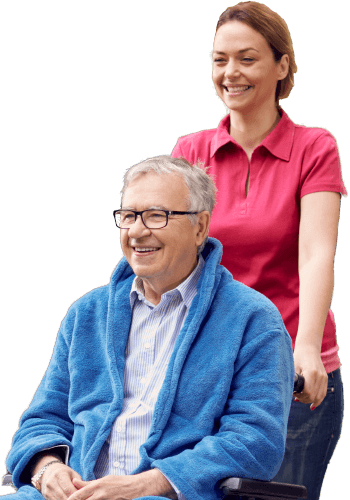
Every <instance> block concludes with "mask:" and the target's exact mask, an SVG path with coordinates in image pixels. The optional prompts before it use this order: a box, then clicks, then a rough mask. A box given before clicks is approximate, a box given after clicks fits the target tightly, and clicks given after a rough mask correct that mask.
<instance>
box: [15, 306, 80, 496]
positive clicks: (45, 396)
mask: <svg viewBox="0 0 350 500" xmlns="http://www.w3.org/2000/svg"><path fill="white" fill-rule="evenodd" d="M71 320H72V315H71V314H69V313H68V314H67V316H66V318H65V319H64V320H63V322H62V324H61V328H60V331H59V333H58V336H57V340H56V344H55V347H54V351H53V355H52V358H51V361H50V364H49V366H48V369H47V371H46V373H45V375H44V377H43V379H42V381H41V383H40V385H39V388H38V390H37V392H36V394H35V396H34V398H33V401H32V403H31V405H30V407H29V408H28V410H26V411H25V412H24V414H23V415H22V418H21V420H20V428H19V430H18V431H17V433H16V434H15V436H14V439H13V443H12V449H11V451H10V453H9V455H8V457H7V468H8V470H9V471H10V472H11V473H12V481H13V483H14V484H15V486H17V487H20V486H22V485H23V483H22V482H21V481H20V476H21V474H22V472H23V470H24V468H25V467H26V465H27V464H28V462H29V460H30V459H31V458H32V457H33V456H34V455H35V454H36V453H38V452H39V451H41V450H44V449H47V448H52V447H54V446H57V445H65V446H67V447H68V448H71V439H72V435H73V422H72V421H71V419H70V418H69V414H68V398H69V387H70V383H69V370H68V359H69V336H70V332H71V324H70V323H71Z"/></svg>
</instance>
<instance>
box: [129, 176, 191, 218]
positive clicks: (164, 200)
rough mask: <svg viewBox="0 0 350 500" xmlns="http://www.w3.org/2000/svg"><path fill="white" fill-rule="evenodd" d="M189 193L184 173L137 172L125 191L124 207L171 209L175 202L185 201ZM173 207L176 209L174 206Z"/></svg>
mask: <svg viewBox="0 0 350 500" xmlns="http://www.w3.org/2000/svg"><path fill="white" fill-rule="evenodd" d="M188 195H189V190H188V187H187V184H186V182H185V181H184V178H183V176H182V175H179V174H176V173H172V172H171V173H165V174H157V173H156V172H154V171H149V172H147V173H141V174H137V175H136V176H135V177H134V178H133V179H132V180H131V181H130V183H129V184H128V186H127V188H126V189H125V192H124V196H123V199H122V207H123V208H130V209H132V208H133V207H135V206H137V207H138V209H143V210H145V209H147V208H158V209H163V210H169V209H171V208H169V207H171V206H172V205H174V203H176V204H178V203H181V202H184V198H187V197H188ZM172 209H173V210H174V207H172Z"/></svg>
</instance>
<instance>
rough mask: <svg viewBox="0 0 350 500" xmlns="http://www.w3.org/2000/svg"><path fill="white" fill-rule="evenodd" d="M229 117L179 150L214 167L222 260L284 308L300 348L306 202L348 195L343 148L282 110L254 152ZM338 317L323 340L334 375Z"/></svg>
mask: <svg viewBox="0 0 350 500" xmlns="http://www.w3.org/2000/svg"><path fill="white" fill-rule="evenodd" d="M229 125H230V116H229V115H228V116H226V117H225V118H224V119H223V120H222V121H221V122H220V124H219V126H218V128H217V129H213V130H203V131H202V132H197V133H195V134H190V135H187V136H185V137H181V138H180V139H179V140H178V142H177V144H176V146H175V148H174V150H173V152H172V156H174V157H184V158H186V159H187V160H188V161H189V162H191V163H196V162H197V161H198V160H200V161H201V162H203V163H204V166H209V167H210V169H209V170H208V172H209V173H210V174H213V175H214V176H215V183H216V186H217V188H218V196H217V199H218V201H217V204H216V206H215V208H214V211H213V216H212V220H211V225H210V232H209V234H210V236H213V237H214V238H217V239H218V240H220V241H221V243H222V244H223V247H224V251H223V257H222V262H221V263H222V265H224V266H225V267H226V268H227V269H228V270H229V271H230V272H231V273H232V275H233V277H234V278H235V279H236V280H238V281H241V282H242V283H245V284H246V285H248V286H250V287H252V288H254V289H255V290H258V291H259V292H261V293H263V294H264V295H266V296H267V297H268V298H269V299H270V300H271V301H272V302H273V303H274V304H275V305H276V306H277V308H278V309H279V311H280V313H281V315H282V318H283V321H284V323H285V325H286V328H287V330H288V332H289V334H290V336H291V337H292V340H293V346H294V342H295V338H296V334H297V330H298V321H299V273H298V237H299V222H300V199H301V197H302V196H304V195H306V194H308V193H314V192H317V191H334V192H338V193H342V194H347V193H346V190H345V187H344V184H343V181H342V177H341V169H340V161H339V155H338V150H337V145H336V142H335V140H334V138H333V137H332V136H331V134H330V133H329V132H327V131H326V130H324V129H320V128H307V127H304V126H300V125H295V124H294V123H293V122H292V121H291V120H290V119H289V117H288V115H287V114H286V113H285V112H283V111H282V117H281V120H280V121H279V123H278V125H277V126H276V127H275V128H274V129H273V130H272V132H270V134H269V135H268V136H267V137H265V139H264V140H263V141H262V143H261V144H260V145H259V146H258V147H257V148H255V150H254V152H253V154H252V158H251V163H250V184H249V192H248V196H246V192H245V184H246V178H247V173H248V157H247V155H246V153H245V152H244V150H243V149H242V147H241V146H240V145H239V144H238V143H237V142H236V141H235V140H234V139H233V138H232V137H231V136H230V135H229ZM337 351H338V346H337V341H336V334H335V322H334V316H333V313H332V311H331V310H329V311H328V315H327V320H326V324H325V329H324V335H323V342H322V361H323V363H324V366H325V369H326V371H327V373H329V372H331V371H333V370H335V369H337V368H338V367H339V366H340V361H339V357H338V352H337Z"/></svg>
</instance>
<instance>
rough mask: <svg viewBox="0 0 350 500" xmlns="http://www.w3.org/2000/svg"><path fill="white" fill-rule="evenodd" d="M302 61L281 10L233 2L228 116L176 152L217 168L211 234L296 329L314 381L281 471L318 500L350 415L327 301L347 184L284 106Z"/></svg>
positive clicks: (225, 61)
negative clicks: (281, 101)
mask: <svg viewBox="0 0 350 500" xmlns="http://www.w3.org/2000/svg"><path fill="white" fill-rule="evenodd" d="M296 69H297V67H296V64H295V60H294V52H293V46H292V41H291V38H290V34H289V31H288V27H287V25H286V23H285V22H284V20H283V19H282V18H281V17H280V16H278V14H276V13H275V12H273V11H271V10H270V9H269V8H268V7H266V6H265V5H263V4H260V3H257V2H243V3H240V4H238V5H236V6H234V7H230V8H228V9H227V10H226V11H225V12H224V13H223V14H222V15H221V16H220V18H219V21H218V24H217V29H216V35H215V39H214V48H213V73H212V77H213V82H214V86H215V89H216V92H217V94H218V95H219V97H220V98H221V99H222V101H223V102H224V104H225V105H226V106H227V108H228V110H229V115H228V116H226V117H225V118H224V119H223V120H222V121H221V123H220V124H219V127H218V128H217V129H215V130H207V131H202V132H198V133H196V134H191V135H189V136H185V137H182V138H180V139H179V141H178V143H177V144H176V146H175V148H174V150H173V153H172V155H173V156H177V157H181V156H182V157H185V158H186V159H187V160H188V161H190V162H192V163H195V162H198V161H200V162H202V163H203V164H204V166H205V167H206V166H210V169H209V172H210V173H212V174H213V175H214V176H215V179H216V184H217V188H218V202H217V206H216V208H215V209H214V213H213V217H212V222H211V226H210V235H211V236H214V237H216V238H218V239H219V240H220V241H221V242H222V244H223V247H224V251H223V258H222V264H223V265H224V266H226V267H227V268H228V269H229V270H230V271H231V273H232V274H233V277H234V278H235V279H237V280H239V281H242V282H243V283H245V284H246V285H248V286H251V287H253V288H255V289H256V290H258V291H260V292H261V293H263V294H265V295H266V296H267V297H269V298H270V299H271V300H272V301H273V302H274V303H275V305H276V306H277V307H278V308H279V310H280V312H281V315H282V317H283V320H284V322H285V325H286V327H287V329H288V331H289V333H290V335H291V337H292V340H293V347H294V362H295V370H296V371H297V372H298V373H301V374H302V375H303V376H304V377H305V388H304V391H303V393H302V394H300V395H298V398H295V400H293V401H292V407H291V413H290V419H289V424H288V425H289V427H288V436H287V445H286V454H285V458H284V462H283V464H282V467H281V469H280V471H279V473H278V474H277V476H276V477H275V480H276V481H282V482H286V483H294V484H303V485H305V486H306V487H307V489H308V498H309V499H312V500H313V499H315V500H316V499H318V498H319V495H320V490H321V486H322V481H323V477H324V474H325V471H326V468H327V465H328V462H329V460H330V458H331V456H332V454H333V451H334V448H335V445H336V443H337V441H338V439H339V435H340V429H341V421H342V413H343V393H342V383H341V378H340V370H339V367H340V361H339V357H338V354H337V351H338V346H337V342H336V335H335V323H334V317H333V314H332V312H331V311H330V310H329V306H330V302H331V298H332V291H333V261H334V254H335V248H336V240H337V228H338V220H339V210H340V195H341V194H346V190H345V187H344V184H343V181H342V178H341V170H340V163H339V157H338V152H337V147H336V143H335V140H334V138H333V137H332V136H331V135H330V134H329V133H328V132H327V131H325V130H323V129H312V128H306V127H302V126H298V125H295V124H294V123H293V122H292V121H291V120H290V119H289V118H288V116H287V115H286V113H284V112H283V110H282V109H281V108H280V107H279V99H282V98H285V97H288V95H289V93H290V91H291V89H292V87H293V82H294V73H295V72H296ZM303 403H304V404H303Z"/></svg>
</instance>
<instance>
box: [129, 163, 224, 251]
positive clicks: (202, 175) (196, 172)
mask: <svg viewBox="0 0 350 500" xmlns="http://www.w3.org/2000/svg"><path fill="white" fill-rule="evenodd" d="M206 170H207V168H204V167H203V166H202V165H201V164H200V163H198V164H196V165H192V164H191V163H189V162H188V161H187V160H185V159H184V158H172V157H171V156H167V155H161V156H155V157H154V158H148V159H147V160H145V161H142V162H141V163H137V164H136V165H133V166H132V167H130V168H129V169H128V170H127V171H126V172H125V175H124V184H123V188H122V191H121V196H122V201H123V197H124V194H125V191H126V190H127V188H128V185H129V184H130V182H131V181H132V180H133V179H134V177H136V176H137V175H139V174H147V173H148V172H150V171H154V172H155V173H156V174H158V175H164V174H175V175H180V176H182V178H183V180H184V181H185V183H186V185H187V187H188V190H189V198H188V200H187V204H188V210H189V211H191V212H202V211H203V210H208V212H209V213H210V215H211V214H212V212H213V208H214V205H215V194H216V191H217V190H216V186H215V184H214V181H213V179H212V178H211V177H210V176H209V175H208V174H207V173H206ZM188 218H189V219H190V221H191V223H192V224H193V225H194V224H195V221H196V219H197V216H196V215H188ZM206 241H207V238H206V239H205V241H204V242H203V243H202V245H201V246H200V247H199V249H198V250H199V253H200V252H201V251H202V250H203V248H204V246H205V244H206Z"/></svg>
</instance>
